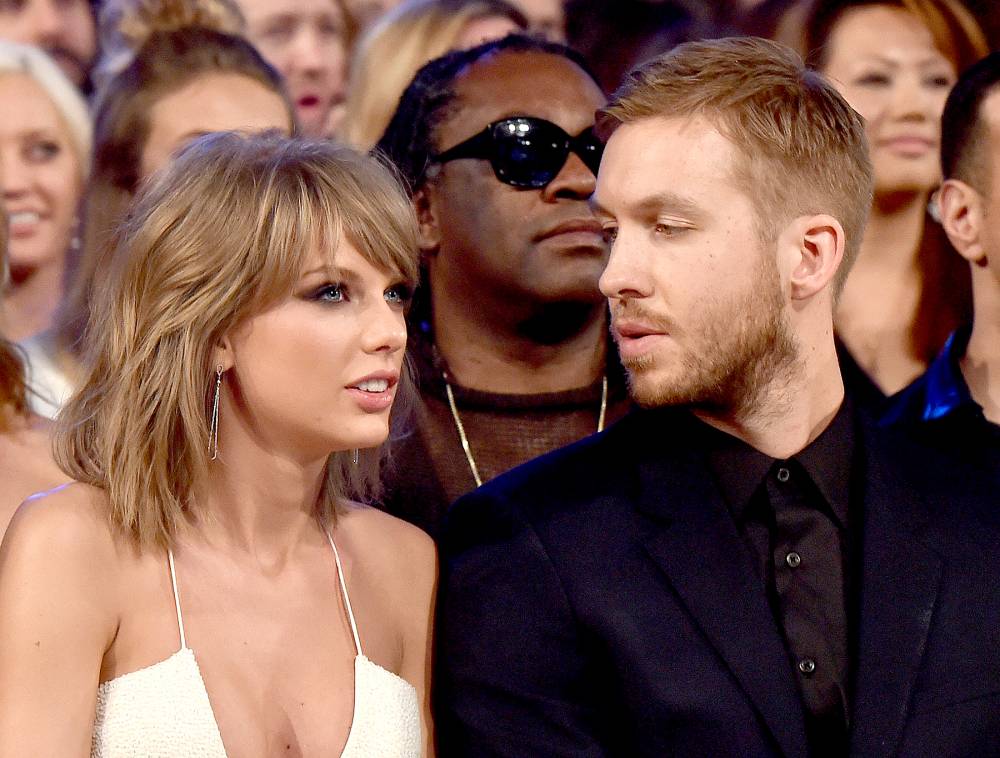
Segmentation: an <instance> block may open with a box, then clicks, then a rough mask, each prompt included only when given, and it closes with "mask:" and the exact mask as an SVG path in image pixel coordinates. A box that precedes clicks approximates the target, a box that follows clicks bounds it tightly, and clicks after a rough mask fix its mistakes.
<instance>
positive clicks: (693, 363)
mask: <svg viewBox="0 0 1000 758" xmlns="http://www.w3.org/2000/svg"><path fill="white" fill-rule="evenodd" d="M760 276H761V280H760V281H758V282H757V284H756V286H754V287H752V288H751V290H750V293H749V294H748V295H746V296H744V297H742V298H739V299H738V301H737V302H731V303H729V304H728V305H726V306H717V307H716V308H710V309H706V310H707V311H709V312H708V313H706V316H707V319H708V320H707V321H706V322H705V323H704V324H703V325H701V328H700V329H699V330H698V331H699V332H700V334H699V336H698V338H697V339H694V340H693V341H691V342H689V343H688V344H687V345H686V346H685V350H684V351H683V352H682V353H680V354H679V355H677V357H676V358H675V359H674V361H673V365H662V359H661V360H660V361H658V360H657V357H656V356H655V355H653V354H646V355H642V356H639V357H638V358H635V359H629V360H624V361H623V365H624V366H625V368H626V369H627V371H628V382H629V392H630V394H631V396H632V399H633V400H634V401H635V402H636V403H637V404H638V405H639V406H641V407H643V408H658V407H661V406H667V405H671V406H690V407H693V408H697V409H703V410H706V411H709V412H711V413H713V414H717V415H723V416H727V417H737V416H747V415H754V414H756V413H759V412H760V411H761V410H762V405H763V404H764V402H765V400H766V399H767V398H768V397H774V392H775V390H778V391H779V393H780V390H781V387H782V386H783V385H784V384H785V383H786V382H787V380H788V379H789V378H790V377H791V376H792V374H793V373H794V372H795V370H796V367H797V366H798V365H799V350H798V345H797V343H796V341H795V338H794V335H793V333H792V330H791V327H790V325H789V324H788V321H787V319H786V317H785V313H784V303H783V302H782V300H781V296H780V290H779V288H778V284H777V281H776V279H777V271H773V276H772V274H771V272H769V271H762V272H761V274H760ZM688 334H692V332H691V331H690V330H689V331H688Z"/></svg>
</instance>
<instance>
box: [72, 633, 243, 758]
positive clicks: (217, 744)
mask: <svg viewBox="0 0 1000 758" xmlns="http://www.w3.org/2000/svg"><path fill="white" fill-rule="evenodd" d="M90 755H91V757H92V758H124V757H125V756H135V757H136V758H138V756H143V757H144V758H179V757H180V756H182V755H183V756H190V758H226V749H225V748H224V747H223V745H222V736H221V735H220V734H219V727H218V725H217V724H216V723H215V714H213V713H212V706H211V704H210V703H209V702H208V693H207V692H206V691H205V683H204V681H202V678H201V672H200V671H199V670H198V663H197V662H196V661H195V659H194V653H193V652H192V651H191V648H188V647H186V648H182V649H180V650H178V651H177V652H176V653H174V654H173V655H172V656H170V657H169V658H167V659H166V660H165V661H160V662H159V663H156V664H154V665H152V666H150V667H148V668H144V669H139V670H138V671H133V672H131V673H129V674H125V675H124V676H120V677H118V678H117V679H112V680H111V681H109V682H105V683H104V684H102V685H101V686H100V688H99V689H98V690H97V718H96V719H95V722H94V737H93V740H92V741H91V744H90Z"/></svg>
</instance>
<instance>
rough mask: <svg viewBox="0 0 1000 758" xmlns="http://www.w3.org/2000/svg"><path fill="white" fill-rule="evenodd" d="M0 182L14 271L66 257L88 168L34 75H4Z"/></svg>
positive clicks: (0, 109)
mask: <svg viewBox="0 0 1000 758" xmlns="http://www.w3.org/2000/svg"><path fill="white" fill-rule="evenodd" d="M0 113H3V114H4V117H3V118H2V119H0V184H2V186H3V201H4V204H5V206H6V211H7V219H8V221H9V226H10V242H9V254H10V265H11V270H12V271H13V273H14V276H15V277H16V276H17V275H18V271H19V270H24V269H32V268H36V267H39V266H44V265H46V264H50V263H54V262H60V261H61V260H62V259H63V257H64V256H65V254H66V250H67V248H68V247H69V242H70V238H71V236H72V234H73V224H74V218H75V216H76V212H77V207H78V205H79V202H80V193H81V191H82V188H83V179H82V168H81V166H80V161H79V159H78V157H77V155H76V153H75V152H74V151H73V147H72V142H71V141H70V135H69V132H68V130H67V129H66V126H65V125H64V123H63V121H62V119H61V118H60V117H59V113H58V111H57V110H56V107H55V106H54V105H53V104H52V101H51V100H49V97H48V95H46V94H45V91H44V90H43V89H42V88H41V87H40V86H39V85H38V84H36V83H35V81H34V80H33V79H31V78H30V77H28V76H25V75H23V74H6V75H3V76H0Z"/></svg>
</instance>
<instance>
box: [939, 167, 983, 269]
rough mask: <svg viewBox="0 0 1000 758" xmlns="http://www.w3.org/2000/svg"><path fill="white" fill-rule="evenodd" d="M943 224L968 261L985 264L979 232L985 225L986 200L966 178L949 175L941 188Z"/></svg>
mask: <svg viewBox="0 0 1000 758" xmlns="http://www.w3.org/2000/svg"><path fill="white" fill-rule="evenodd" d="M938 208H939V209H940V211H941V226H943V227H944V231H945V234H947V235H948V239H949V240H950V241H951V244H952V246H953V247H954V248H955V250H957V251H958V254H959V255H961V256H962V257H963V258H965V260H967V261H968V262H969V263H976V264H979V265H985V264H986V251H985V250H984V249H983V244H982V239H981V238H980V232H981V230H982V228H983V200H982V198H981V197H980V195H979V193H978V192H976V190H974V189H973V188H972V187H970V186H969V185H968V184H966V183H965V182H963V181H960V180H958V179H948V180H947V181H946V182H945V183H944V184H942V185H941V189H940V191H939V192H938Z"/></svg>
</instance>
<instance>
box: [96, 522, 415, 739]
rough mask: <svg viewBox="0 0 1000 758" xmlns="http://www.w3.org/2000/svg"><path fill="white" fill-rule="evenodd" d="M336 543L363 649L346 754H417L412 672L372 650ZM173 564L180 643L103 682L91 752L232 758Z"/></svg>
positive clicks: (344, 589) (353, 626) (356, 638)
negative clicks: (403, 672) (187, 632)
mask: <svg viewBox="0 0 1000 758" xmlns="http://www.w3.org/2000/svg"><path fill="white" fill-rule="evenodd" d="M327 536H329V535H327ZM330 546H331V547H332V548H333V552H334V557H335V559H336V562H337V573H338V578H339V580H340V586H341V590H342V593H343V597H344V605H345V606H346V608H347V613H348V617H349V618H350V622H351V631H352V633H353V635H354V641H355V645H356V648H357V649H356V655H355V657H354V718H353V720H352V722H351V730H350V732H349V733H348V736H347V744H346V745H345V746H344V750H343V752H342V753H341V758H417V757H418V756H420V754H421V746H422V734H421V728H420V703H419V702H418V700H417V691H416V690H415V689H414V687H413V685H411V684H410V683H409V682H407V681H406V680H405V679H402V678H401V677H399V676H397V675H396V674H393V673H392V672H391V671H387V670H386V669H384V668H382V667H381V666H379V665H378V664H376V663H373V662H372V661H370V660H369V659H368V658H366V657H365V655H364V653H363V651H362V649H361V640H360V638H359V636H358V632H357V624H356V623H355V620H354V611H353V610H352V609H351V601H350V598H349V597H348V596H347V584H346V583H345V581H344V578H343V577H344V574H343V567H342V566H341V563H340V555H339V554H338V552H337V546H336V545H335V544H334V543H333V539H332V538H331V539H330ZM173 569H174V566H173V555H172V554H171V555H170V578H171V581H172V583H173V586H174V600H175V602H176V605H177V623H178V627H179V629H180V637H181V649H180V650H178V651H177V652H176V653H174V654H173V655H172V656H170V657H169V658H167V659H166V660H165V661H160V662H159V663H156V664H153V665H152V666H149V667H148V668H144V669H140V670H139V671H133V672H131V673H129V674H124V675H122V676H120V677H117V678H116V679H112V680H111V681H108V682H105V683H104V684H102V685H101V686H100V687H99V688H98V690H97V714H96V718H95V724H94V736H93V740H92V742H91V751H90V755H91V758H140V757H141V758H182V757H183V758H226V749H225V747H224V746H223V744H222V736H221V735H220V733H219V727H218V724H217V723H216V721H215V714H214V713H213V712H212V705H211V703H210V702H209V699H208V692H207V691H206V689H205V682H204V680H203V679H202V678H201V672H200V671H199V669H198V663H197V661H196V660H195V657H194V651H192V650H191V648H189V647H186V643H185V636H184V622H183V617H182V616H181V606H180V596H179V594H178V593H177V582H176V577H175V575H174V570H173Z"/></svg>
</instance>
